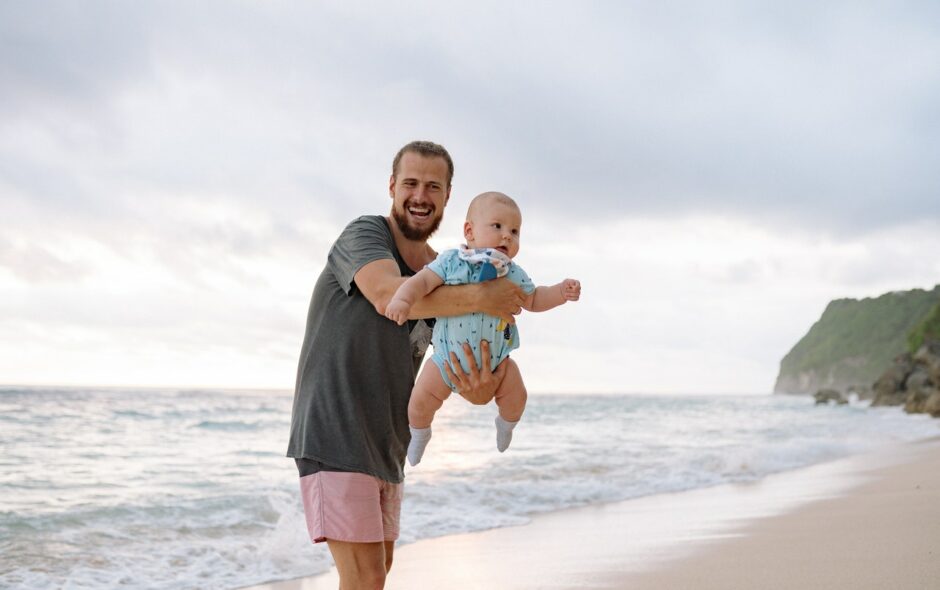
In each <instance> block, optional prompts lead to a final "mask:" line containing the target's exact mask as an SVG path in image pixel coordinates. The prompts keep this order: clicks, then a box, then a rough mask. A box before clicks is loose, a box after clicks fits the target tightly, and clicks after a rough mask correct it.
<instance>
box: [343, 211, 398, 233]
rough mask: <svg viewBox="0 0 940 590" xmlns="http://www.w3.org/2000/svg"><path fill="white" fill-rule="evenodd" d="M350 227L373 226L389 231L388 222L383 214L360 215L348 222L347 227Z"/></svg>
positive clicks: (373, 227)
mask: <svg viewBox="0 0 940 590" xmlns="http://www.w3.org/2000/svg"><path fill="white" fill-rule="evenodd" d="M350 228H371V229H382V230H383V231H387V230H388V224H387V223H386V220H385V216H383V215H360V216H359V217H357V218H355V219H353V220H352V221H350V222H349V223H348V224H346V229H347V230H348V229H350Z"/></svg>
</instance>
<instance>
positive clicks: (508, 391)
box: [496, 358, 528, 453]
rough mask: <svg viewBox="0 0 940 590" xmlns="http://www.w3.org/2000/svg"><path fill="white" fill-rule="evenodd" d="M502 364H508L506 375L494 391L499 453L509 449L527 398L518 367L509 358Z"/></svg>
mask: <svg viewBox="0 0 940 590" xmlns="http://www.w3.org/2000/svg"><path fill="white" fill-rule="evenodd" d="M503 362H504V363H508V364H507V365H506V374H505V375H504V376H503V381H502V382H501V383H500V384H499V387H498V388H497V389H496V405H497V406H498V407H499V416H497V417H496V448H497V449H498V450H499V452H500V453H502V452H503V451H505V450H506V449H508V448H509V443H510V442H512V429H513V428H515V427H516V424H518V423H519V419H520V418H522V413H523V412H524V411H525V403H526V398H527V397H528V394H527V393H526V390H525V383H523V382H522V373H521V372H520V371H519V365H517V364H516V362H515V361H514V360H512V359H511V358H507V359H506V360H504V361H503Z"/></svg>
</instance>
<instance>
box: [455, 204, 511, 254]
mask: <svg viewBox="0 0 940 590" xmlns="http://www.w3.org/2000/svg"><path fill="white" fill-rule="evenodd" d="M521 230H522V212H520V211H519V205H516V202H515V201H513V200H512V199H510V198H509V197H507V196H506V195H504V194H503V193H497V192H488V193H483V194H480V195H477V196H476V197H474V199H473V200H472V201H470V207H469V208H468V209H467V220H466V221H465V222H464V224H463V235H464V238H466V240H467V246H469V247H471V248H495V249H497V250H499V251H501V252H502V253H503V254H505V255H507V256H509V257H510V258H515V256H516V254H518V253H519V234H520V232H521Z"/></svg>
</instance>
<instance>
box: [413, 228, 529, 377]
mask: <svg viewBox="0 0 940 590" xmlns="http://www.w3.org/2000/svg"><path fill="white" fill-rule="evenodd" d="M427 267H428V268H429V269H430V270H431V271H433V272H434V273H435V274H436V275H438V276H439V277H441V279H443V280H444V284H445V285H466V284H470V283H480V282H483V281H488V280H491V279H495V278H497V277H502V276H505V277H508V278H509V280H510V281H512V282H513V283H515V284H517V285H519V286H520V287H522V290H523V291H525V293H526V294H527V295H528V294H529V293H532V292H533V291H535V285H534V284H533V283H532V279H530V278H529V275H527V274H526V273H525V271H524V270H522V268H520V267H519V265H517V264H515V263H513V262H512V260H511V259H510V258H509V257H508V256H506V255H505V254H503V253H502V252H500V251H499V250H494V249H493V248H476V249H469V248H467V247H466V246H462V247H461V248H460V249H454V250H446V251H444V252H441V254H440V255H438V257H437V259H436V260H434V262H432V263H431V264H429V265H428V266H427ZM481 340H486V341H488V342H489V343H490V368H491V369H493V370H496V367H497V366H499V363H501V362H503V360H505V359H506V357H508V356H509V353H510V352H512V351H513V350H515V349H517V348H519V331H518V329H517V328H516V326H515V324H507V323H506V322H504V321H503V320H501V319H499V318H497V317H494V316H491V315H485V314H482V313H479V312H475V313H470V314H466V315H460V316H453V317H440V318H437V319H436V320H435V322H434V334H433V335H432V336H431V344H432V346H434V356H432V357H431V360H432V361H434V364H436V365H437V368H438V369H440V371H441V377H443V379H444V383H446V384H447V386H448V387H450V388H451V391H457V390H456V388H455V387H454V384H453V383H451V381H450V379H448V377H447V372H446V371H445V370H444V363H449V359H450V352H451V351H454V352H455V353H457V358H458V359H460V365H461V367H462V368H463V370H464V372H469V370H470V367H469V365H468V364H467V361H466V359H465V358H464V350H463V343H464V342H467V341H469V342H470V346H472V347H473V356H474V358H475V360H476V363H477V367H482V366H483V365H482V361H481V359H480V341H481Z"/></svg>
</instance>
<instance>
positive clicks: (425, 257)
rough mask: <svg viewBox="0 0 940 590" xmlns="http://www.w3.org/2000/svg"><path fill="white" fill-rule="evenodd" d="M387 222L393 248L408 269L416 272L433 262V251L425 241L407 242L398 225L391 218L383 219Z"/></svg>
mask: <svg viewBox="0 0 940 590" xmlns="http://www.w3.org/2000/svg"><path fill="white" fill-rule="evenodd" d="M385 219H386V220H387V221H388V227H389V229H391V231H392V238H393V239H394V240H395V247H396V248H398V253H399V254H400V255H401V257H402V260H404V261H405V264H407V265H408V268H410V269H411V270H413V271H415V272H418V271H419V270H421V269H422V268H424V265H426V264H428V263H430V262H432V261H433V260H434V256H435V254H434V250H432V249H431V247H430V246H429V245H428V241H427V240H421V241H415V240H409V239H408V238H406V237H405V234H403V233H401V230H400V229H399V228H398V224H397V223H396V222H395V220H394V219H392V218H391V217H386V218H385Z"/></svg>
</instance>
